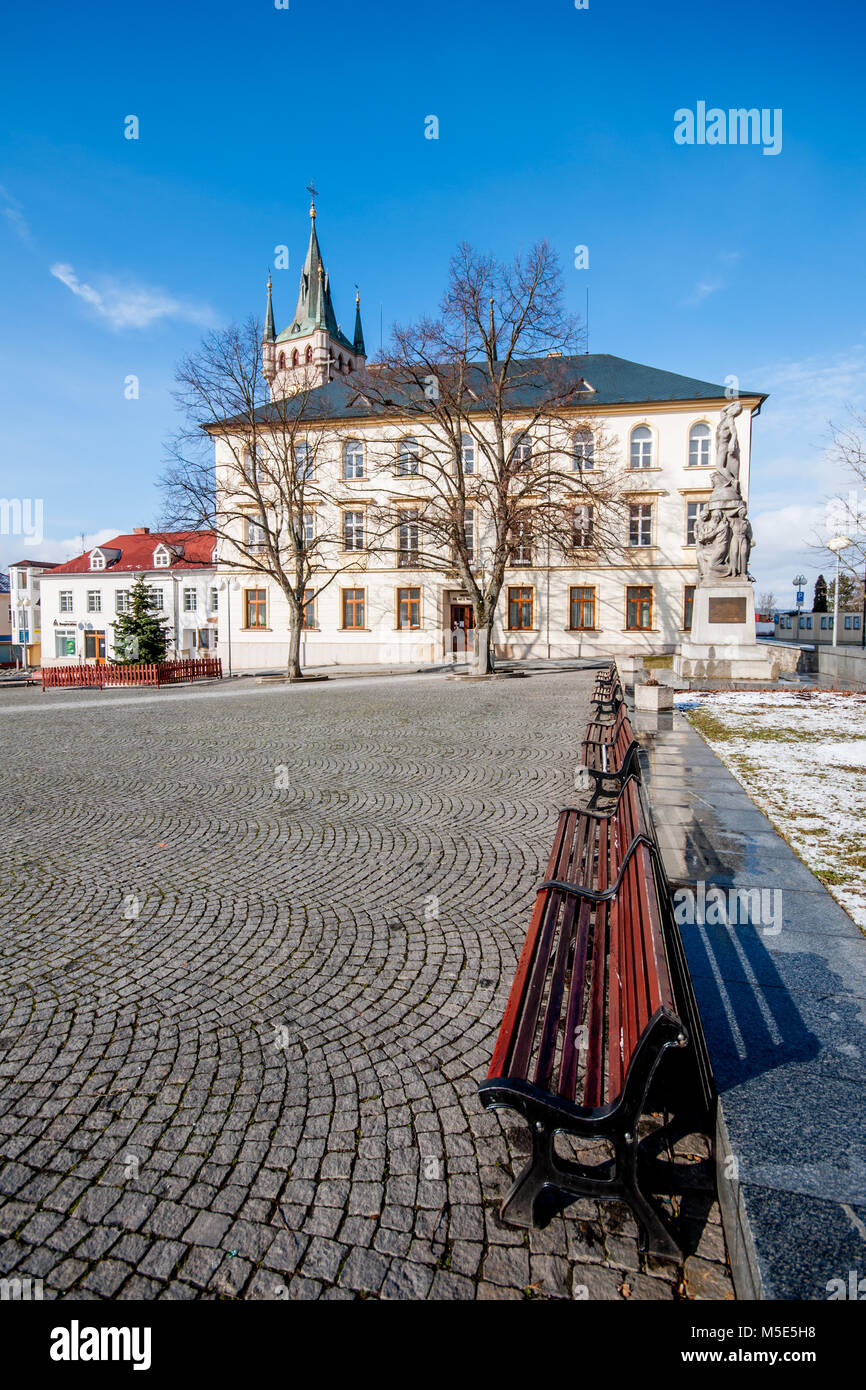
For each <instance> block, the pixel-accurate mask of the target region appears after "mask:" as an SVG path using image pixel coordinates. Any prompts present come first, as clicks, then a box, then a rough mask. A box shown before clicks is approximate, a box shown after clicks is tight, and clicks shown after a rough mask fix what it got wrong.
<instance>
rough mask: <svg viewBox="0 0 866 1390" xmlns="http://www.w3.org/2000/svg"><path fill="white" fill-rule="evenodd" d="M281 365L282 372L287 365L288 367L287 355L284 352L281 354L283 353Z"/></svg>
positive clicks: (281, 354) (280, 360)
mask: <svg viewBox="0 0 866 1390" xmlns="http://www.w3.org/2000/svg"><path fill="white" fill-rule="evenodd" d="M279 365H280V371H282V370H283V368H284V367H285V365H286V354H285V353H284V352H281V353H280V359H279Z"/></svg>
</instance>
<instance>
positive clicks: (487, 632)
mask: <svg viewBox="0 0 866 1390" xmlns="http://www.w3.org/2000/svg"><path fill="white" fill-rule="evenodd" d="M492 670H493V623H492V622H491V621H490V620H488V621H487V622H484V623H479V624H478V625H477V627H476V628H475V655H474V661H473V665H472V674H473V675H475V676H489V675H490V673H491V672H492Z"/></svg>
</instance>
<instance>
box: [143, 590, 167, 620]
mask: <svg viewBox="0 0 866 1390" xmlns="http://www.w3.org/2000/svg"><path fill="white" fill-rule="evenodd" d="M147 602H148V605H149V606H150V608H152V609H153V611H154V613H161V612H162V611H163V610H164V608H165V591H164V590H163V589H154V588H152V587H151V586H148V590H147Z"/></svg>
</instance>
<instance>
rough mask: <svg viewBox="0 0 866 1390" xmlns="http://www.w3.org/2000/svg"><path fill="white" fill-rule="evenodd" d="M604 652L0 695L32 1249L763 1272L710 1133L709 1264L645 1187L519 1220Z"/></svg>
mask: <svg viewBox="0 0 866 1390" xmlns="http://www.w3.org/2000/svg"><path fill="white" fill-rule="evenodd" d="M591 680H592V676H591V675H590V674H589V673H583V672H578V673H571V674H550V675H534V676H532V677H531V678H529V679H524V680H501V681H497V682H489V683H486V684H482V685H479V684H472V683H462V682H455V681H446V680H445V679H443V678H442V677H441V676H439V677H408V678H400V679H395V680H375V679H368V680H352V681H332V682H330V683H328V684H321V685H317V686H309V687H304V688H298V687H294V688H286V687H276V688H275V687H265V686H254V685H252V684H247V683H244V684H243V685H242V686H237V685H235V686H233V687H232V688H230V689H229V688H227V687H220V688H219V689H218V691H217V690H215V689H214V688H213V687H210V688H208V689H207V690H204V689H202V690H200V691H199V690H196V691H191V692H189V693H188V694H186V693H185V694H184V696H183V698H178V692H162V693H160V694H159V695H142V696H135V697H130V696H129V695H128V694H127V693H125V692H124V693H123V694H121V692H114V693H107V694H105V695H100V696H94V695H93V693H92V692H81V696H80V697H79V696H78V694H77V693H75V694H70V693H68V692H56V693H54V692H52V693H48V694H44V695H43V694H42V693H41V692H40V691H30V690H26V691H21V690H15V691H8V692H5V693H4V694H3V695H2V697H0V700H2V706H0V729H2V735H3V746H4V752H5V757H4V764H5V767H4V777H3V779H2V782H0V809H2V823H3V825H4V827H5V832H6V833H5V837H4V839H5V865H4V870H3V875H2V897H0V908H2V915H0V948H2V955H0V978H2V998H0V1144H2V1148H0V1154H2V1159H3V1165H2V1169H0V1202H2V1206H0V1275H4V1276H8V1277H18V1278H22V1279H23V1278H25V1277H28V1276H29V1277H31V1278H33V1279H41V1280H42V1281H43V1295H44V1297H45V1298H52V1297H72V1298H86V1299H91V1298H100V1297H101V1298H105V1297H108V1298H120V1299H151V1298H180V1299H191V1298H201V1297H204V1298H264V1299H272V1298H285V1297H288V1298H299V1299H315V1298H337V1299H345V1298H357V1297H382V1298H402V1299H417V1298H442V1299H471V1298H495V1299H499V1298H525V1297H530V1298H531V1297H541V1298H545V1297H552V1298H575V1297H577V1298H589V1299H594V1298H604V1299H619V1298H632V1299H667V1298H675V1297H682V1296H684V1295H687V1296H695V1297H708V1298H719V1297H730V1296H731V1286H730V1281H729V1277H728V1273H727V1269H726V1264H725V1250H724V1241H723V1238H722V1233H721V1227H720V1224H719V1212H718V1207H717V1206H716V1205H715V1203H714V1193H713V1190H712V1187H711V1179H710V1177H709V1172H710V1165H709V1162H708V1157H707V1155H708V1149H707V1144H706V1141H705V1139H703V1138H702V1137H701V1136H691V1137H686V1138H684V1139H682V1140H681V1141H680V1142H679V1144H678V1146H677V1149H678V1153H680V1154H681V1155H682V1162H683V1167H684V1170H688V1172H689V1173H690V1174H691V1175H692V1177H693V1191H692V1192H691V1193H690V1195H688V1196H686V1197H685V1198H683V1203H684V1205H683V1209H682V1213H681V1214H682V1216H683V1217H684V1218H685V1219H686V1229H687V1230H688V1231H690V1233H691V1236H690V1239H691V1249H692V1253H691V1255H690V1257H689V1259H688V1260H687V1261H686V1266H685V1269H677V1268H676V1267H671V1266H669V1265H664V1264H658V1265H655V1264H652V1265H651V1267H649V1268H647V1267H646V1265H645V1264H642V1262H641V1260H640V1259H639V1256H638V1249H637V1240H636V1235H637V1233H636V1229H635V1225H634V1222H633V1219H632V1217H631V1214H630V1212H629V1211H628V1210H627V1209H626V1208H624V1207H623V1206H621V1205H620V1204H614V1203H606V1204H602V1205H601V1206H600V1205H599V1204H598V1203H596V1202H594V1201H585V1200H582V1201H578V1202H576V1203H574V1204H572V1205H571V1206H570V1207H569V1208H568V1209H567V1210H566V1212H565V1213H564V1214H563V1215H560V1216H557V1217H556V1218H555V1219H554V1220H553V1222H552V1223H551V1224H550V1225H549V1226H548V1227H547V1228H546V1229H544V1230H541V1231H533V1232H531V1233H524V1232H523V1231H519V1230H513V1229H508V1228H505V1227H503V1226H502V1225H501V1224H500V1223H499V1220H498V1215H497V1210H498V1203H499V1202H500V1200H501V1198H502V1196H503V1194H504V1192H505V1191H506V1190H507V1188H508V1186H509V1184H510V1182H511V1181H512V1176H513V1174H514V1172H515V1171H516V1170H517V1169H518V1168H519V1167H520V1166H522V1164H523V1162H524V1159H525V1156H526V1154H527V1152H528V1144H527V1138H526V1131H525V1127H524V1126H523V1125H522V1123H521V1122H520V1121H519V1120H518V1119H517V1118H516V1117H513V1116H511V1115H510V1114H507V1113H499V1114H486V1113H485V1112H484V1111H482V1109H481V1107H480V1105H479V1104H478V1101H477V1098H476V1086H477V1083H478V1081H479V1080H480V1079H482V1078H483V1076H484V1074H485V1072H486V1069H487V1066H488V1064H489V1059H490V1053H491V1049H492V1045H493V1042H494V1039H495V1036H496V1032H497V1030H498V1027H499V1023H500V1020H501V1017H502V1012H503V1008H504V1004H505V1000H506V997H507V994H508V989H509V985H510V982H511V979H512V976H513V973H514V968H515V965H516V961H517V956H518V954H519V951H520V947H521V944H522V941H523V936H524V933H525V929H526V926H527V923H528V917H529V912H530V910H531V904H532V901H533V894H534V889H535V887H536V885H537V883H538V881H539V877H540V874H541V871H542V870H543V867H544V864H545V862H546V859H547V855H548V851H549V847H550V843H551V839H552V834H553V829H554V825H555V820H556V814H557V811H558V808H559V807H560V806H561V805H563V804H567V803H568V802H569V800H570V799H571V779H572V772H573V767H574V763H575V757H576V754H577V751H578V747H579V741H580V737H581V733H582V728H583V724H584V722H585V720H586V717H587V711H588V695H589V689H590V682H591ZM690 1203H691V1204H692V1205H691V1206H690V1205H689V1204H690ZM690 1215H691V1216H693V1217H694V1220H693V1221H692V1222H690V1221H689V1219H688V1218H689V1217H690Z"/></svg>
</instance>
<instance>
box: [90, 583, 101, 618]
mask: <svg viewBox="0 0 866 1390" xmlns="http://www.w3.org/2000/svg"><path fill="white" fill-rule="evenodd" d="M94 599H95V600H96V602H95V603H94ZM87 612H88V613H101V612H102V590H101V589H88V590H87Z"/></svg>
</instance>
